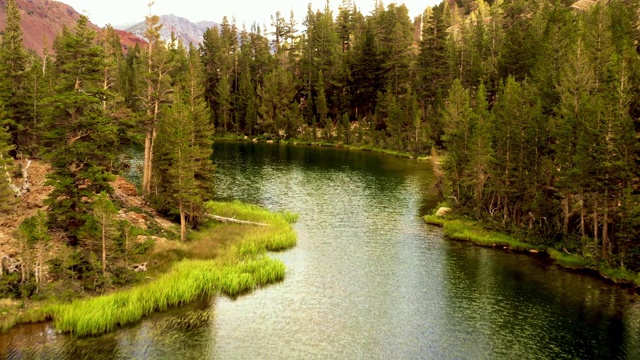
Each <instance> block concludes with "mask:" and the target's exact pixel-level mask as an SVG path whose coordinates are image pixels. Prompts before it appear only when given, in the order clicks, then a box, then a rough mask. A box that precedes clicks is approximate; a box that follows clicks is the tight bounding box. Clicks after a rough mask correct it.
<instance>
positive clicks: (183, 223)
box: [180, 201, 187, 242]
mask: <svg viewBox="0 0 640 360" xmlns="http://www.w3.org/2000/svg"><path fill="white" fill-rule="evenodd" d="M186 234H187V221H186V219H185V214H184V205H183V204H182V201H181V202H180V241H182V242H184V240H185V237H186Z"/></svg>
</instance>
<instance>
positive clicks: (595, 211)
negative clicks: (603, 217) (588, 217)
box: [593, 197, 598, 253]
mask: <svg viewBox="0 0 640 360" xmlns="http://www.w3.org/2000/svg"><path fill="white" fill-rule="evenodd" d="M593 240H594V243H593V244H594V248H595V249H596V250H595V251H596V253H597V252H598V198H597V197H596V200H595V203H594V204H593Z"/></svg>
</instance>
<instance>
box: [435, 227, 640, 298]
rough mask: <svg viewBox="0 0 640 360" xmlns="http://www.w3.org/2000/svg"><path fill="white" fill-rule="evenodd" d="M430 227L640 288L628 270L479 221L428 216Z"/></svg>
mask: <svg viewBox="0 0 640 360" xmlns="http://www.w3.org/2000/svg"><path fill="white" fill-rule="evenodd" d="M424 221H425V222H426V223H427V224H431V225H436V226H440V227H442V228H443V232H444V234H445V235H446V236H448V237H449V238H451V239H454V240H461V241H470V242H472V243H474V244H476V245H479V246H485V247H494V248H498V247H499V248H503V249H508V250H514V251H522V252H532V253H546V254H548V255H549V257H551V258H552V259H553V260H554V261H555V262H556V263H557V264H558V265H560V266H563V267H566V268H570V269H584V270H590V271H595V272H597V273H598V274H600V276H601V277H602V278H605V279H607V280H609V281H612V282H614V283H616V284H623V285H631V286H635V287H638V288H640V274H638V273H633V272H630V271H628V270H625V269H614V268H610V267H608V266H607V265H605V264H602V263H599V262H597V261H594V260H591V259H587V258H585V257H583V256H579V255H576V254H568V253H566V252H562V251H558V250H556V249H553V248H547V247H543V246H537V245H533V244H530V243H527V242H525V241H523V240H520V239H517V238H515V237H513V236H510V235H507V234H504V233H500V232H496V231H488V230H486V229H483V228H482V225H481V224H480V223H479V222H478V221H473V220H463V219H456V218H449V217H447V218H445V217H438V216H435V215H427V216H425V217H424Z"/></svg>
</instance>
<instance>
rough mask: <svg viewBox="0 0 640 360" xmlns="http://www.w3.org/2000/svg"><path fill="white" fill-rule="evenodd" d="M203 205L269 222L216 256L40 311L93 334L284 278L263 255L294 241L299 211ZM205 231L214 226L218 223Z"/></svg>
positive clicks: (65, 327) (60, 324)
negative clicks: (122, 287)
mask: <svg viewBox="0 0 640 360" xmlns="http://www.w3.org/2000/svg"><path fill="white" fill-rule="evenodd" d="M207 207H208V209H209V211H210V212H212V213H215V214H217V215H221V216H227V217H235V218H237V219H242V220H248V221H255V222H263V223H267V224H269V226H265V227H257V226H256V227H254V228H251V230H248V231H246V232H244V233H243V234H242V237H241V238H240V239H239V241H236V242H234V244H233V245H231V246H228V247H227V248H226V249H225V250H224V251H223V252H222V254H220V256H218V257H217V258H216V259H213V260H194V259H186V260H182V261H180V262H178V263H176V264H174V265H173V266H172V267H171V269H170V270H169V271H168V272H167V273H164V274H162V275H160V276H159V277H158V278H156V279H155V280H153V281H151V282H149V283H146V284H143V285H140V286H136V287H134V288H131V289H128V290H124V291H119V292H116V293H112V294H109V295H105V296H100V297H94V298H87V299H80V300H75V301H73V302H71V303H63V304H53V305H49V306H48V307H47V308H45V309H44V311H45V312H46V313H47V314H48V316H49V317H50V318H52V319H53V321H54V324H55V326H56V328H57V329H58V330H60V331H63V332H70V333H73V334H75V335H78V336H87V335H97V334H101V333H105V332H109V331H113V330H115V329H116V328H117V327H119V326H123V325H127V324H132V323H135V322H138V321H140V320H141V319H142V318H143V317H144V316H147V315H149V314H151V313H153V312H155V311H163V310H166V309H168V308H169V307H173V306H178V305H181V304H186V303H189V302H192V301H194V300H196V299H198V298H201V297H208V296H212V295H217V294H226V295H229V296H238V295H240V294H243V293H246V292H250V291H252V290H254V289H256V288H258V287H261V286H265V285H268V284H271V283H274V282H277V281H281V280H283V279H284V276H285V266H284V264H283V263H282V262H281V261H279V260H274V259H271V258H269V257H267V256H266V252H267V251H280V250H284V249H288V248H290V247H292V246H294V245H295V244H296V234H295V232H294V231H293V229H292V227H291V223H292V222H294V221H296V220H297V215H295V214H291V213H271V212H269V211H267V210H265V209H262V208H260V207H257V206H254V205H248V204H243V203H240V202H233V203H220V202H211V203H208V204H207ZM225 226H233V225H225ZM205 231H216V228H213V229H210V230H205Z"/></svg>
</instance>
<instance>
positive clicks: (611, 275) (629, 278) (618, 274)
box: [600, 265, 640, 287]
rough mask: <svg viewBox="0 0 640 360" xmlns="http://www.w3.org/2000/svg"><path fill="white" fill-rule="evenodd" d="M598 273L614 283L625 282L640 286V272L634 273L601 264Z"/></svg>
mask: <svg viewBox="0 0 640 360" xmlns="http://www.w3.org/2000/svg"><path fill="white" fill-rule="evenodd" d="M600 275H602V276H604V277H605V278H607V279H609V280H612V281H613V282H616V283H626V284H631V285H634V286H636V287H640V273H634V272H633V271H629V270H626V269H614V268H610V267H608V266H605V265H602V266H600Z"/></svg>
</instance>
